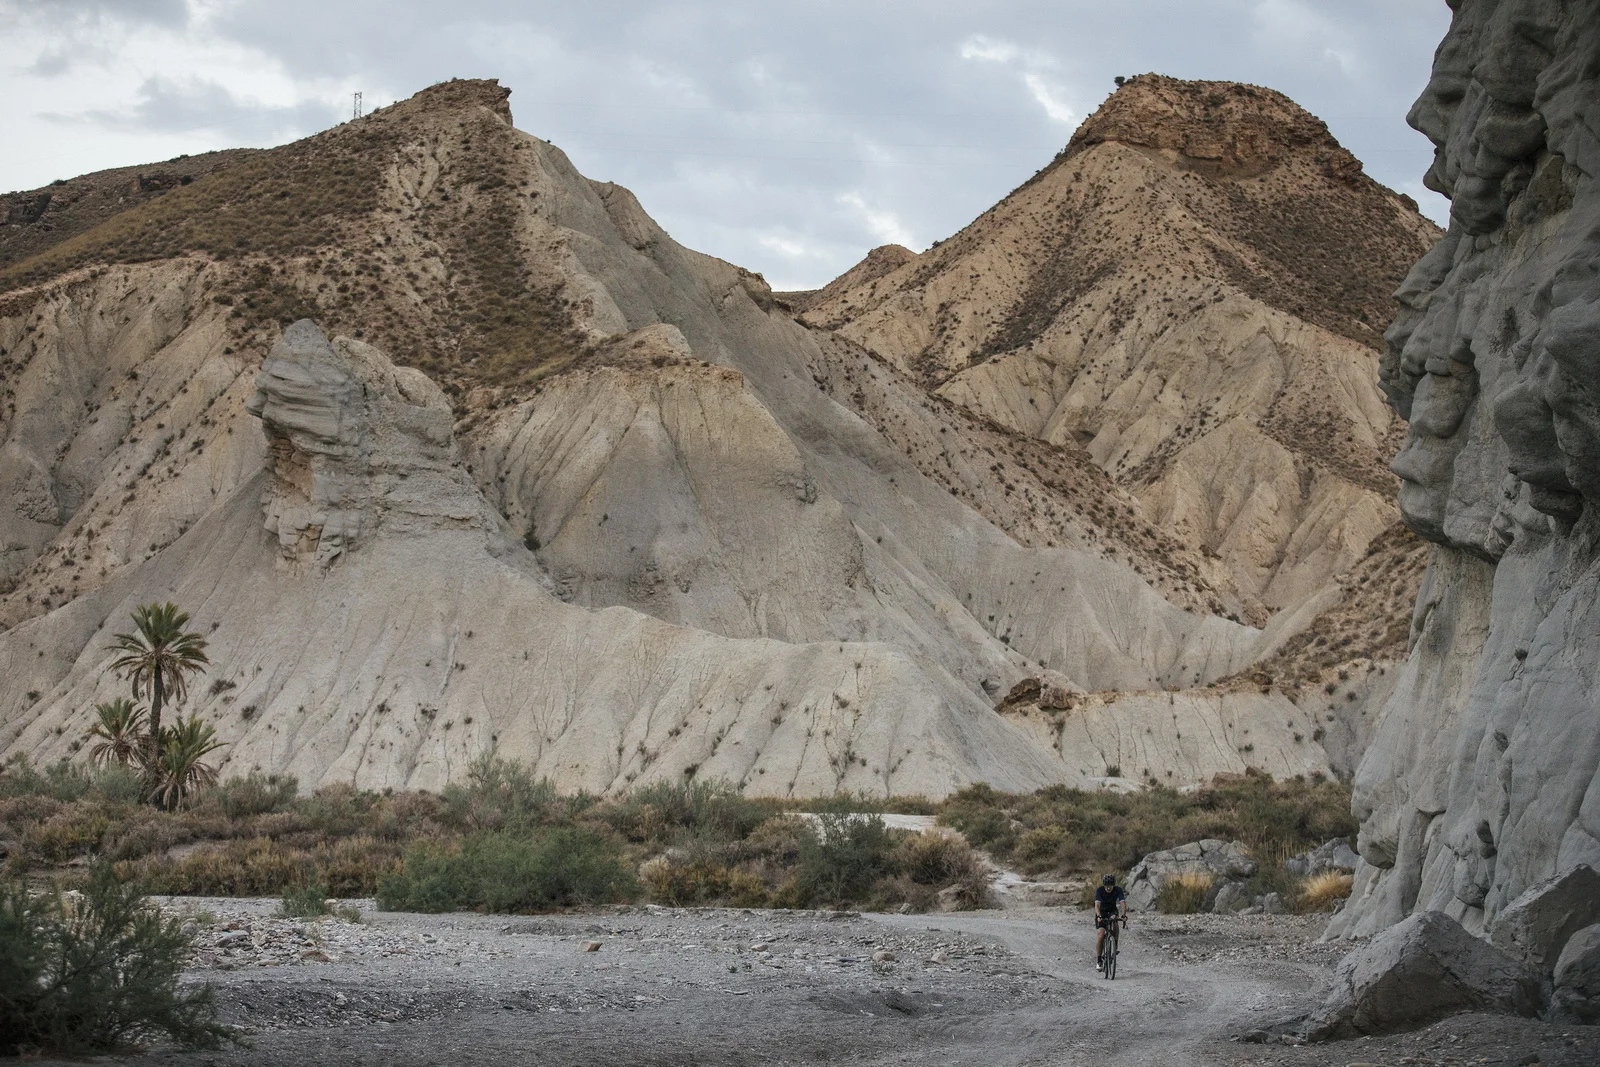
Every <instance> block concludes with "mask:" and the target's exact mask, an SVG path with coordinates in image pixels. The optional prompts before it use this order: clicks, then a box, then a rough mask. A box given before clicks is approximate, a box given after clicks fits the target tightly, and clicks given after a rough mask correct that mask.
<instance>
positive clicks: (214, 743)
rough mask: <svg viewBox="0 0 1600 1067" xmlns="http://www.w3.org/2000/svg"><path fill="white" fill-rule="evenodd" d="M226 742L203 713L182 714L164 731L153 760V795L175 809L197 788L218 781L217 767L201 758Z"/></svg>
mask: <svg viewBox="0 0 1600 1067" xmlns="http://www.w3.org/2000/svg"><path fill="white" fill-rule="evenodd" d="M224 744H225V742H222V741H218V740H217V731H216V730H215V729H213V728H212V726H211V724H210V723H207V722H204V721H202V720H201V719H200V717H199V716H190V717H189V718H187V719H185V718H184V717H183V716H181V715H180V716H178V718H177V720H176V721H175V722H174V723H173V724H172V725H171V726H168V727H167V728H165V729H164V730H162V731H161V743H160V745H159V746H157V749H156V755H155V758H154V759H153V760H151V761H150V765H149V773H150V780H151V799H152V800H154V801H155V802H156V803H157V804H159V805H161V806H162V807H163V808H166V809H167V810H168V811H173V810H176V809H177V807H178V805H179V804H181V803H183V801H184V800H186V799H187V798H188V796H189V794H191V793H193V792H194V791H195V790H196V789H198V788H200V787H202V786H211V785H216V784H217V769H216V768H215V767H213V766H211V765H210V764H209V763H202V762H200V761H201V759H203V758H204V757H205V756H207V755H210V754H211V753H212V752H215V751H216V750H217V749H219V748H221V747H223V745H224Z"/></svg>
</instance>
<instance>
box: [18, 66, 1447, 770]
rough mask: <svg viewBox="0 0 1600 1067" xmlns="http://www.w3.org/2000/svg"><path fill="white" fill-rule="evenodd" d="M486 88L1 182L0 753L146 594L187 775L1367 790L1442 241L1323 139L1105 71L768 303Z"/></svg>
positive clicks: (456, 86) (1248, 95)
mask: <svg viewBox="0 0 1600 1067" xmlns="http://www.w3.org/2000/svg"><path fill="white" fill-rule="evenodd" d="M508 95H509V94H508V93H507V91H506V90H504V89H502V88H500V87H499V86H498V85H496V84H495V83H493V82H461V81H458V82H449V83H444V84H442V85H438V86H435V87H433V88H431V89H429V90H426V91H425V92H423V93H421V94H419V95H418V96H416V97H414V98H412V99H411V100H408V101H405V102H403V103H400V104H397V105H395V106H393V107H391V108H386V109H384V110H382V111H379V112H377V113H375V114H373V115H371V116H369V117H368V118H365V119H363V120H361V121H359V122H355V123H350V124H346V125H345V126H341V127H338V128H336V129H333V130H330V131H327V132H325V133H322V134H318V135H316V136H315V137H312V138H309V139H307V140H306V141H302V142H297V143H296V144H293V145H289V146H285V147H284V148H280V149H273V150H270V151H266V152H257V153H238V154H235V155H231V156H228V157H227V158H224V159H209V158H208V159H207V160H205V161H204V162H205V167H204V168H195V170H196V172H195V173H193V174H191V173H189V171H188V170H186V169H184V168H186V167H187V165H188V162H189V161H184V160H178V161H173V162H171V163H168V164H162V165H158V166H156V167H152V168H148V169H147V172H146V171H141V170H139V169H138V168H135V169H134V170H135V173H133V174H132V175H131V176H129V175H128V174H126V173H124V172H108V174H110V175H111V176H110V177H107V176H106V175H90V176H87V177H86V178H84V179H77V180H75V181H72V182H67V183H65V184H64V185H63V186H60V187H56V188H54V189H53V190H49V191H47V192H49V193H50V195H49V196H48V198H45V199H44V200H41V197H42V195H43V194H42V193H33V194H19V195H17V196H14V197H12V198H10V201H9V204H10V206H8V207H7V209H6V210H7V217H8V219H11V220H12V221H11V224H10V225H8V226H7V227H5V228H3V229H0V286H3V287H4V290H5V293H4V295H3V296H0V366H3V372H4V381H5V385H4V397H3V400H4V409H3V417H4V421H3V423H0V437H3V441H4V444H3V445H0V485H3V486H4V494H3V500H4V501H5V504H4V508H3V510H0V540H3V550H4V551H3V554H0V578H3V580H4V583H5V584H4V587H3V588H4V590H5V593H4V595H3V596H0V623H3V625H4V626H5V630H4V631H3V632H0V669H3V670H4V672H5V675H6V677H7V678H8V679H9V680H10V684H9V685H8V686H7V688H6V690H5V691H4V692H3V693H0V753H4V754H10V753H18V752H20V753H25V754H27V755H29V756H31V757H33V758H36V759H51V758H56V757H60V756H69V755H71V754H72V753H73V752H74V751H76V746H77V744H78V738H79V737H80V736H81V734H82V731H83V729H84V727H85V725H86V717H87V716H88V715H89V714H90V712H89V709H90V708H91V707H92V705H93V703H94V702H95V701H96V700H100V699H106V698H108V697H109V696H111V695H113V693H114V691H115V689H116V684H115V682H114V681H113V680H111V679H109V678H107V677H106V676H105V673H104V667H105V664H106V662H107V655H106V653H105V643H106V640H107V637H108V635H109V634H110V633H113V632H115V631H116V630H117V629H119V628H121V627H122V625H123V621H124V620H125V619H126V618H127V615H128V611H129V609H130V608H131V606H133V605H135V604H138V603H143V602H146V601H150V600H166V599H172V600H175V601H177V602H179V603H181V604H182V605H183V606H184V607H185V608H186V609H188V610H189V611H190V612H191V613H192V614H193V616H194V617H195V619H196V620H197V622H198V623H199V624H200V625H201V626H203V627H204V628H205V629H206V630H207V631H208V638H209V640H210V642H211V649H212V657H213V664H214V666H213V669H212V671H211V672H210V674H209V675H208V681H207V686H206V687H203V688H201V689H200V690H199V691H198V692H197V693H196V695H195V696H194V698H192V699H191V701H190V710H193V711H197V712H199V713H200V714H203V715H205V716H206V717H208V718H209V719H211V720H212V721H214V722H216V723H217V724H218V726H219V730H220V733H221V736H222V737H223V739H225V740H226V741H227V742H228V743H229V747H228V748H227V749H226V750H225V751H226V753H227V764H226V767H225V771H243V770H245V769H248V768H252V767H260V768H262V769H265V770H268V771H273V772H286V773H292V774H295V775H298V776H299V778H300V780H301V782H302V783H303V784H304V785H305V786H308V787H309V786H314V785H316V784H319V783H324V782H332V781H348V782H352V783H355V784H357V785H359V786H362V787H371V788H383V787H394V788H403V787H423V788H436V787H438V786H440V785H441V784H443V783H444V782H445V781H447V780H449V779H450V778H451V777H452V776H453V775H456V774H458V773H460V772H461V771H462V769H463V768H465V767H466V766H467V764H468V763H469V762H470V761H471V760H472V759H473V758H474V757H476V756H478V755H479V754H481V753H483V752H486V751H496V752H499V753H500V754H502V755H504V756H507V757H512V758H516V759H520V760H524V761H526V762H528V763H530V764H531V765H533V766H534V767H535V768H536V769H537V770H538V771H539V772H540V773H543V774H548V775H550V776H551V777H552V778H553V779H554V780H555V781H556V782H558V783H559V784H560V785H561V786H562V787H564V788H580V787H581V788H585V789H590V790H595V791H608V790H617V789H622V788H625V787H627V786H628V785H629V784H631V783H636V782H648V781H651V780H656V779H660V778H669V777H670V778H676V777H680V776H682V775H685V774H697V775H704V776H716V777H726V778H728V779H730V780H732V781H734V782H737V783H738V784H739V785H740V786H741V787H742V788H744V789H746V790H749V791H752V792H760V793H772V794H785V795H787V794H799V795H804V794H816V793H831V792H833V791H834V790H837V789H849V790H864V791H868V792H874V793H884V792H898V793H928V794H934V795H940V794H944V793H947V792H949V791H950V790H953V789H956V788H959V787H960V786H962V785H964V784H966V783H969V782H973V781H987V782H991V783H993V784H994V785H995V786H997V787H1001V788H1006V789H1032V788H1036V787H1039V786H1043V785H1047V784H1051V783H1055V782H1066V783H1070V784H1089V783H1100V782H1105V781H1112V782H1114V783H1117V784H1122V785H1127V786H1132V785H1136V784H1138V783H1141V782H1146V781H1155V782H1161V783H1167V784H1173V785H1186V784H1193V783H1198V782H1202V781H1206V780H1209V779H1210V778H1211V777H1212V776H1214V775H1215V774H1218V773H1223V772H1233V773H1238V772H1243V771H1245V770H1246V769H1248V768H1252V767H1254V768H1258V769H1260V770H1263V771H1266V772H1268V773H1271V774H1273V775H1277V776H1285V775H1294V774H1310V773H1340V774H1350V773H1352V772H1353V770H1354V768H1355V765H1356V762H1357V760H1358V759H1359V757H1360V754H1361V751H1362V748H1363V746H1364V743H1365V740H1366V738H1367V736H1368V734H1369V733H1370V729H1371V723H1372V721H1373V718H1374V714H1373V709H1374V707H1375V704H1376V702H1377V701H1378V700H1380V699H1381V698H1382V697H1383V696H1384V695H1385V694H1386V693H1387V692H1388V689H1389V686H1390V684H1391V683H1392V680H1393V679H1394V677H1395V675H1396V666H1397V664H1398V663H1399V661H1400V660H1401V659H1402V658H1403V657H1404V654H1405V648H1406V631H1407V625H1406V622H1405V619H1406V615H1407V613H1408V611H1409V605H1410V601H1411V598H1412V596H1413V591H1414V588H1415V583H1416V581H1417V579H1418V576H1419V574H1420V567H1421V552H1422V550H1421V548H1420V546H1419V544H1418V543H1417V542H1416V541H1415V540H1414V539H1413V538H1411V537H1410V535H1409V534H1407V533H1406V532H1405V531H1404V530H1403V529H1402V528H1401V527H1400V526H1399V525H1398V519H1399V513H1398V511H1397V510H1396V508H1395V506H1394V504H1393V503H1392V502H1391V497H1392V487H1393V486H1392V478H1391V476H1390V475H1388V474H1387V472H1386V471H1385V470H1384V458H1385V455H1386V454H1387V451H1388V450H1389V449H1390V448H1391V447H1392V444H1393V442H1394V441H1395V440H1396V439H1397V436H1398V433H1399V429H1398V423H1397V420H1396V419H1395V417H1394V416H1393V414H1392V412H1391V411H1390V409H1389V408H1388V407H1387V405H1386V404H1385V402H1384V399H1383V397H1382V394H1381V393H1380V392H1379V390H1378V388H1377V385H1376V370H1377V362H1378V352H1377V349H1376V346H1377V344H1378V336H1379V332H1380V331H1381V329H1382V327H1383V325H1384V320H1385V318H1386V317H1387V307H1388V305H1387V303H1386V302H1385V299H1384V294H1385V293H1386V292H1387V291H1388V289H1389V288H1391V287H1392V286H1393V285H1394V284H1397V283H1398V280H1399V278H1400V277H1401V276H1402V274H1403V272H1404V270H1405V269H1406V268H1407V266H1408V265H1409V263H1410V262H1411V261H1413V260H1415V259H1416V258H1418V257H1419V256H1420V255H1421V254H1422V253H1423V252H1424V251H1426V250H1427V248H1428V247H1429V246H1430V245H1431V243H1432V242H1433V241H1434V239H1435V238H1436V236H1437V231H1436V230H1435V229H1434V228H1433V227H1432V225H1431V224H1430V223H1428V222H1427V221H1426V220H1424V219H1422V218H1421V217H1420V216H1419V215H1417V214H1416V212H1415V210H1414V206H1413V205H1411V204H1409V203H1408V202H1406V201H1405V199H1404V198H1402V197H1399V196H1397V195H1395V194H1393V193H1391V192H1389V191H1387V190H1385V189H1383V188H1382V187H1380V186H1378V185H1377V184H1376V183H1374V182H1372V181H1371V180H1370V179H1368V178H1366V177H1365V176H1364V175H1363V174H1362V173H1361V170H1360V166H1359V164H1358V163H1356V161H1355V160H1354V159H1353V158H1351V157H1350V156H1349V155H1348V153H1346V152H1344V150H1343V149H1341V148H1339V146H1338V145H1337V144H1336V143H1335V142H1334V141H1333V140H1332V138H1331V137H1330V136H1329V135H1328V134H1327V131H1326V129H1325V127H1323V125H1322V124H1321V123H1320V122H1317V121H1316V120H1315V119H1313V118H1312V117H1311V116H1309V115H1306V114H1305V113H1304V112H1302V111H1301V110H1300V109H1298V108H1296V107H1295V106H1294V105H1293V104H1292V103H1290V102H1289V101H1288V100H1286V99H1285V98H1283V97H1282V96H1279V95H1278V94H1275V93H1272V92H1270V91H1267V90H1262V89H1257V88H1254V87H1248V86H1238V85H1231V84H1227V83H1211V82H1199V83H1185V82H1178V81H1174V80H1171V79H1167V78H1162V77H1158V76H1154V75H1148V76H1144V77H1140V78H1136V79H1133V80H1132V81H1131V82H1130V83H1129V84H1128V85H1127V86H1126V87H1124V88H1123V89H1121V90H1119V91H1118V92H1117V93H1116V94H1115V95H1114V96H1113V97H1111V98H1110V99H1109V100H1108V101H1107V103H1106V104H1105V106H1104V107H1102V108H1101V110H1100V111H1099V112H1097V113H1096V115H1095V116H1093V117H1092V118H1091V119H1090V120H1089V121H1088V122H1086V123H1085V125H1084V127H1083V128H1082V129H1081V130H1080V131H1079V132H1078V134H1077V135H1076V136H1075V137H1074V139H1073V141H1072V143H1071V144H1069V145H1068V146H1067V148H1066V149H1065V150H1064V151H1063V152H1062V153H1061V155H1060V156H1059V157H1058V158H1057V159H1056V160H1055V161H1053V162H1052V163H1050V164H1049V165H1048V166H1047V167H1046V168H1045V169H1044V170H1042V171H1041V172H1040V173H1039V174H1038V175H1036V176H1035V177H1034V178H1033V179H1031V180H1030V181H1029V182H1028V183H1026V184H1025V185H1024V186H1023V187H1022V188H1021V189H1019V190H1018V191H1017V192H1015V193H1014V194H1012V196H1010V197H1008V198H1007V199H1006V200H1005V201H1003V202H1002V203H1001V204H1000V205H998V206H997V207H995V208H994V209H992V210H991V211H990V212H988V213H986V214H985V215H984V216H983V217H981V218H980V219H978V220H977V221H975V222H974V223H973V224H972V225H971V226H969V227H968V228H967V229H966V230H964V231H962V232H961V233H960V234H957V235H956V236H955V237H953V238H951V239H950V240H948V241H945V242H943V243H941V244H940V245H939V246H937V247H936V248H935V249H933V250H930V251H929V252H926V253H923V254H922V255H914V254H912V253H910V252H909V251H906V250H895V249H887V250H878V251H877V252H874V253H873V254H872V255H870V256H869V257H868V258H867V260H866V261H865V263H864V264H863V265H862V266H861V267H858V268H856V269H855V270H853V271H852V272H850V273H849V274H846V275H845V276H844V277H842V278H841V279H840V280H839V281H837V282H835V283H834V284H833V285H831V286H829V287H828V289H826V290H823V291H821V292H819V293H814V294H779V295H774V294H773V293H772V292H771V291H770V289H769V288H768V287H767V286H766V285H765V283H764V282H763V281H762V279H761V278H760V277H759V276H757V275H754V274H751V273H749V272H748V271H745V270H742V269H740V268H738V267H735V266H733V265H731V264H727V263H724V262H722V261H719V260H716V259H713V258H711V257H708V256H704V255H700V254H698V253H695V252H693V251H690V250H688V249H685V248H683V247H681V246H680V245H678V244H676V243H675V242H673V240H672V239H671V238H670V237H669V236H668V235H667V234H666V233H665V232H663V231H662V230H661V229H660V228H659V227H658V226H657V225H656V224H655V223H654V222H653V221H652V220H651V219H650V218H649V216H648V215H647V214H646V213H645V212H644V210H643V209H642V208H641V206H640V205H639V203H638V202H637V201H636V200H635V198H634V197H633V196H632V194H630V193H629V192H627V191H626V190H624V189H622V188H620V187H617V186H615V185H610V184H606V183H600V182H594V181H590V180H588V179H586V178H584V177H582V176H581V175H580V174H578V172H577V171H576V170H575V169H574V168H573V167H572V165H571V163H570V162H569V161H568V160H567V158H566V157H565V156H564V155H563V154H562V153H561V152H559V151H558V150H557V149H555V148H554V147H553V146H551V145H550V144H548V143H546V142H544V141H541V140H539V139H538V138H536V137H532V136H529V135H527V134H525V133H522V132H520V131H518V130H516V129H515V128H514V127H513V126H512V124H511V113H510V110H509V108H508V106H507V102H506V101H507V96H508ZM202 170H203V172H202ZM175 174H176V175H177V176H176V177H174V175H175ZM119 183H131V184H126V188H125V192H126V194H127V195H126V196H124V197H123V199H124V200H125V201H126V203H125V204H124V205H123V206H122V209H121V210H119V211H111V210H110V209H109V208H108V207H107V203H108V202H109V194H108V193H107V192H106V190H107V189H112V190H113V191H114V190H115V189H116V188H118V187H119ZM136 187H137V188H136ZM147 187H148V188H147ZM151 190H154V192H152V191H151ZM41 203H43V205H44V206H43V207H40V204H41ZM19 204H20V205H23V208H22V209H19V208H18V207H17V205H19ZM1157 220H1158V221H1157ZM1152 223H1153V224H1152ZM41 227H46V228H51V227H54V228H53V229H45V230H41V229H40V228H41ZM1351 262H1356V263H1359V264H1360V265H1361V267H1362V270H1360V271H1348V270H1340V269H1339V267H1340V265H1342V264H1349V263H1351ZM1352 277H1355V278H1359V279H1360V280H1359V281H1351V280H1349V279H1350V278H1352ZM291 322H293V323H295V325H293V326H292V327H290V328H288V329H285V328H284V327H285V326H286V325H287V324H288V323H291ZM330 338H331V340H330Z"/></svg>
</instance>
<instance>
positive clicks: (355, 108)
mask: <svg viewBox="0 0 1600 1067" xmlns="http://www.w3.org/2000/svg"><path fill="white" fill-rule="evenodd" d="M350 97H351V101H350V103H351V107H350V119H351V121H352V122H353V121H355V120H356V119H358V118H360V117H361V94H360V93H359V92H357V93H351V94H350Z"/></svg>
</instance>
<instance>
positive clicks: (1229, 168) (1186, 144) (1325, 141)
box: [1065, 74, 1361, 180]
mask: <svg viewBox="0 0 1600 1067" xmlns="http://www.w3.org/2000/svg"><path fill="white" fill-rule="evenodd" d="M1108 141H1115V142H1118V143H1121V144H1125V145H1133V146H1135V147H1139V148H1151V149H1156V150H1158V151H1161V152H1163V153H1173V154H1174V155H1175V156H1176V159H1177V161H1178V162H1180V163H1182V164H1183V165H1185V166H1188V167H1190V168H1192V169H1196V170H1201V171H1205V172H1207V173H1211V174H1215V175H1218V176H1221V175H1228V176H1242V175H1248V174H1252V173H1258V172H1260V171H1263V170H1266V169H1267V168H1269V167H1271V166H1274V165H1276V164H1278V163H1281V162H1282V161H1283V160H1284V159H1285V158H1286V157H1288V156H1289V155H1290V154H1292V153H1296V152H1305V151H1309V152H1311V153H1313V154H1314V155H1316V156H1318V157H1319V162H1322V163H1324V164H1325V168H1326V170H1327V172H1328V174H1329V176H1330V177H1341V178H1344V179H1345V180H1354V179H1355V177H1356V176H1357V175H1359V174H1360V173H1361V163H1360V161H1359V160H1357V159H1356V158H1355V157H1354V156H1352V155H1351V154H1350V153H1349V152H1348V151H1346V150H1345V149H1344V148H1343V147H1342V146H1341V145H1340V144H1339V142H1338V141H1337V140H1335V139H1334V137H1333V135H1332V134H1331V133H1329V132H1328V127H1327V125H1326V124H1325V123H1324V122H1323V121H1322V120H1321V119H1319V118H1317V117H1316V116H1315V115H1312V114H1311V113H1310V112H1308V111H1306V110H1305V109H1304V108H1302V107H1300V105H1298V104H1296V103H1295V102H1294V101H1293V100H1290V99H1289V98H1288V97H1287V96H1284V95H1283V94H1282V93H1279V92H1275V91H1274V90H1272V89H1265V88H1262V87H1261V86H1258V85H1247V84H1244V83H1241V82H1230V81H1185V80H1183V79H1180V78H1169V77H1166V76H1165V75H1161V74H1141V75H1139V76H1137V77H1134V78H1130V79H1128V81H1127V82H1126V83H1125V84H1124V85H1122V86H1121V87H1120V88H1118V89H1117V91H1116V92H1114V93H1112V94H1111V95H1110V96H1109V97H1107V98H1106V101H1105V102H1104V103H1103V104H1101V105H1100V107H1099V109H1098V110H1096V111H1095V113H1094V114H1092V115H1090V116H1089V117H1088V118H1087V119H1086V120H1084V123H1083V125H1082V126H1079V127H1078V130H1077V132H1076V133H1074V134H1073V135H1072V140H1071V141H1070V142H1068V144H1067V150H1066V153H1065V155H1066V156H1067V157H1071V156H1074V155H1076V154H1078V153H1079V152H1081V151H1083V150H1085V149H1087V148H1090V147H1092V146H1094V145H1097V144H1104V143H1106V142H1108Z"/></svg>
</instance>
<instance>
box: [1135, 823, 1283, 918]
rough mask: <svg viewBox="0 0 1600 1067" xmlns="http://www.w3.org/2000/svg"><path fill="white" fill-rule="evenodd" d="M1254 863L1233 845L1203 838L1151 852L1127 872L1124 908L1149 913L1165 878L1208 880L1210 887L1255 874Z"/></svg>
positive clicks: (1239, 848)
mask: <svg viewBox="0 0 1600 1067" xmlns="http://www.w3.org/2000/svg"><path fill="white" fill-rule="evenodd" d="M1256 869H1257V868H1256V862H1255V860H1253V859H1251V858H1250V854H1249V852H1247V851H1246V850H1245V847H1244V846H1243V845H1241V844H1240V843H1239V842H1237V841H1219V840H1217V839H1216V838H1206V839H1205V840H1204V841H1191V842H1189V843H1188V844H1187V845H1179V846H1178V847H1177V848H1169V849H1166V850H1164V851H1161V852H1152V853H1150V854H1149V855H1148V856H1146V857H1145V858H1144V859H1142V860H1140V861H1139V862H1138V863H1137V864H1135V865H1134V868H1133V870H1131V871H1129V872H1128V884H1127V892H1128V908H1129V910H1131V911H1150V910H1151V909H1153V908H1154V907H1155V906H1156V896H1157V895H1158V894H1159V893H1160V892H1161V887H1162V886H1163V885H1165V884H1166V883H1167V880H1168V879H1169V878H1173V877H1176V876H1177V875H1180V874H1186V875H1198V876H1203V877H1207V878H1210V879H1211V881H1212V883H1213V884H1216V883H1221V882H1230V881H1238V880H1241V879H1244V878H1249V877H1250V876H1251V875H1253V874H1255V873H1256Z"/></svg>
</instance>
